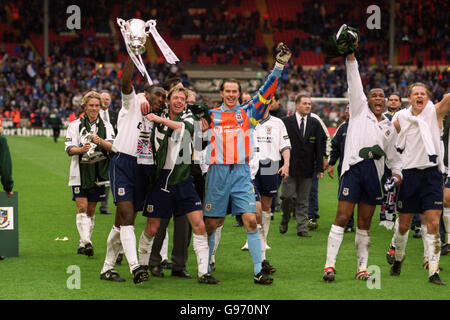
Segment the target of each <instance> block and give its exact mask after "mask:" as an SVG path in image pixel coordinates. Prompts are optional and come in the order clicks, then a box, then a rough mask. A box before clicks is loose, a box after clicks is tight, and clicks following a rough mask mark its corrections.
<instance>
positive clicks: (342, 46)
mask: <svg viewBox="0 0 450 320" xmlns="http://www.w3.org/2000/svg"><path fill="white" fill-rule="evenodd" d="M358 40H359V31H358V30H357V29H356V28H353V27H349V26H347V25H346V24H343V25H342V26H341V27H340V28H339V30H338V32H337V33H336V34H334V35H332V36H331V37H330V38H329V39H328V41H327V42H326V43H325V53H326V58H327V59H332V58H337V57H345V56H347V55H348V54H350V53H353V52H355V49H356V48H355V43H356V42H358Z"/></svg>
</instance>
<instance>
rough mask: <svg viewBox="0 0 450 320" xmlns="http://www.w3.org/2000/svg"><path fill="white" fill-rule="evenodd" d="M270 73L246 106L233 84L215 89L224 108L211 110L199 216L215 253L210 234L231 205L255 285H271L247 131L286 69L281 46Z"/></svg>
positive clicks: (286, 54)
mask: <svg viewBox="0 0 450 320" xmlns="http://www.w3.org/2000/svg"><path fill="white" fill-rule="evenodd" d="M277 48H278V49H279V52H278V54H277V56H276V63H275V67H274V69H273V71H272V72H271V73H270V74H269V75H268V77H267V78H266V81H265V83H264V84H263V85H262V86H261V88H260V89H259V90H258V92H257V93H256V94H255V95H254V96H253V98H252V99H251V100H249V101H246V102H245V103H244V104H241V105H240V104H239V101H238V99H239V96H240V95H241V91H242V90H241V88H240V84H239V82H238V81H237V80H225V81H224V82H223V83H222V85H221V88H220V95H221V97H222V99H223V104H222V105H221V106H220V107H218V108H216V109H213V110H210V118H211V124H210V128H209V137H208V140H209V144H208V147H207V149H206V163H207V164H209V169H208V173H207V175H206V187H205V201H204V216H205V217H206V229H207V232H208V235H209V239H210V243H209V247H210V248H213V247H214V238H215V237H214V236H213V233H214V231H215V229H216V228H217V226H218V225H220V224H221V223H222V222H223V219H224V218H225V216H226V214H227V206H228V201H224V199H231V207H232V214H233V215H234V216H235V215H237V214H242V221H243V223H244V226H245V228H246V230H247V240H248V249H249V252H250V256H251V258H252V262H253V272H254V282H255V283H258V284H271V283H272V282H273V279H272V278H271V277H270V276H269V275H267V274H265V273H263V272H261V268H262V267H261V262H262V261H261V242H260V237H259V232H258V229H257V222H256V215H255V213H256V205H255V194H254V191H253V184H252V181H251V175H250V168H249V164H248V162H249V159H250V156H251V153H252V145H253V141H252V131H253V129H254V127H255V126H256V125H257V124H258V123H259V122H260V121H261V119H262V117H263V115H264V113H265V111H266V108H267V107H268V105H269V103H270V101H271V99H272V97H273V95H274V93H275V91H276V88H277V85H278V79H279V77H280V76H281V72H282V70H283V68H284V66H285V65H286V64H287V63H288V61H289V59H290V57H291V52H290V50H289V49H288V48H287V47H286V46H285V45H284V44H282V43H280V44H279V45H278V47H277Z"/></svg>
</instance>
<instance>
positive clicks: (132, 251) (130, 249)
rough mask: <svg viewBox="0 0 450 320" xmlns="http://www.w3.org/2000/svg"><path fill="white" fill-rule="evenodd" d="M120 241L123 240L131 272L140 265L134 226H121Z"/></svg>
mask: <svg viewBox="0 0 450 320" xmlns="http://www.w3.org/2000/svg"><path fill="white" fill-rule="evenodd" d="M120 241H121V242H122V247H123V251H124V253H125V257H127V261H128V265H129V266H130V273H133V270H134V269H136V268H138V267H139V262H138V257H137V253H136V235H135V234H134V226H133V225H131V226H130V225H129V226H120Z"/></svg>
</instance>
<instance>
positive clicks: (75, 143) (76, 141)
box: [65, 119, 114, 186]
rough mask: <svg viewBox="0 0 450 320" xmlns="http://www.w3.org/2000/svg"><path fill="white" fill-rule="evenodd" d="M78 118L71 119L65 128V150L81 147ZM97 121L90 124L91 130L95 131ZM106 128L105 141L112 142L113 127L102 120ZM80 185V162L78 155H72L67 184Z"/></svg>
mask: <svg viewBox="0 0 450 320" xmlns="http://www.w3.org/2000/svg"><path fill="white" fill-rule="evenodd" d="M80 122H81V121H80V119H77V120H75V121H72V122H71V123H69V127H68V128H67V133H66V142H65V150H66V152H67V151H68V149H69V148H71V147H81V146H83V141H81V140H82V139H81V136H80ZM97 122H98V119H97V121H96V122H95V123H94V124H91V130H92V131H93V132H97ZM103 123H104V124H105V128H106V139H105V140H106V141H108V142H111V143H113V141H114V129H113V127H112V126H111V124H110V123H109V122H103ZM79 185H81V176H80V162H79V156H78V155H74V156H72V160H71V162H70V173H69V186H79Z"/></svg>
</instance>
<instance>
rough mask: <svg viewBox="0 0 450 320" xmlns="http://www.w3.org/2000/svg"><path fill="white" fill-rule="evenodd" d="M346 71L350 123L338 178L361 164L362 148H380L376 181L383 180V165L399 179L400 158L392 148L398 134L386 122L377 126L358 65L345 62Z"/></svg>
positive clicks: (391, 124)
mask: <svg viewBox="0 0 450 320" xmlns="http://www.w3.org/2000/svg"><path fill="white" fill-rule="evenodd" d="M346 67H347V83H348V95H349V101H350V107H349V113H350V121H349V125H348V130H347V137H346V140H345V151H344V159H343V163H342V172H341V176H342V175H343V174H344V173H345V172H347V170H349V169H350V166H352V165H355V164H357V163H359V162H361V161H363V160H364V159H363V158H361V157H360V156H359V151H360V150H361V149H362V148H366V147H372V146H374V145H379V146H380V147H381V149H382V150H383V151H384V152H385V153H386V157H382V158H381V159H378V160H374V162H375V166H376V168H377V172H378V178H379V179H381V177H382V176H383V173H384V164H385V162H386V165H387V166H388V168H390V169H391V170H392V173H395V174H398V175H400V176H401V177H402V173H401V169H402V163H401V158H400V154H399V153H398V152H397V149H396V148H395V143H396V140H397V131H396V130H395V127H394V124H393V123H392V122H391V121H389V119H387V118H384V120H382V121H380V122H378V120H377V118H376V117H375V115H374V114H373V112H372V111H371V110H370V108H369V104H368V102H367V97H366V95H365V94H364V89H363V85H362V82H361V77H360V75H359V71H358V62H357V61H356V60H354V61H349V60H347V61H346ZM385 158H386V159H385Z"/></svg>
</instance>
